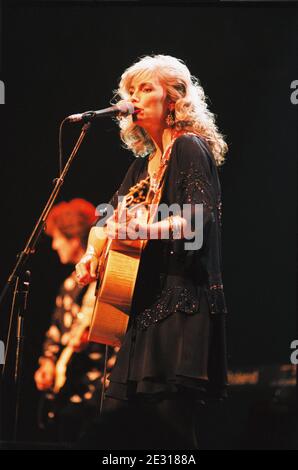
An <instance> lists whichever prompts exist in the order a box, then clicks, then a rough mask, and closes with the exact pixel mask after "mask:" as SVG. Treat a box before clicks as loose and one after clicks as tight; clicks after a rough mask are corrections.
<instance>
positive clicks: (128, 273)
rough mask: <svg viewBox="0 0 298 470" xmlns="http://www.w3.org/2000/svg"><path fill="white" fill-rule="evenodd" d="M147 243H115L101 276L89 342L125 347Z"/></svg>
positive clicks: (111, 246)
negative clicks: (144, 245)
mask: <svg viewBox="0 0 298 470" xmlns="http://www.w3.org/2000/svg"><path fill="white" fill-rule="evenodd" d="M143 244H144V242H143V241H142V240H112V242H111V244H110V247H109V250H108V253H107V255H106V259H105V263H104V266H103V268H102V270H101V271H102V272H101V273H100V274H102V276H100V287H99V289H98V295H97V299H96V302H95V306H94V311H93V317H92V322H91V327H90V331H89V341H94V342H96V343H103V344H108V345H109V346H121V344H122V340H123V337H124V335H125V333H126V330H127V325H128V321H129V313H130V308H131V302H132V297H133V292H134V288H135V283H136V279H137V274H138V270H139V265H140V259H141V254H142V250H143Z"/></svg>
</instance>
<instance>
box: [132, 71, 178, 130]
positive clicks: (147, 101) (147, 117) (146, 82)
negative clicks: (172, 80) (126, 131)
mask: <svg viewBox="0 0 298 470" xmlns="http://www.w3.org/2000/svg"><path fill="white" fill-rule="evenodd" d="M128 91H129V94H130V101H131V102H132V103H133V105H134V107H135V109H136V110H139V111H138V113H137V114H134V115H133V121H134V122H135V123H136V124H137V125H138V126H140V127H144V128H145V129H149V130H150V128H156V127H165V118H166V116H167V114H168V109H169V102H168V100H167V99H166V97H167V93H166V90H165V87H164V86H163V85H162V83H161V82H160V80H159V79H158V77H157V76H156V75H154V74H148V75H143V76H141V77H139V78H134V79H133V80H132V81H131V84H130V87H129V90H128Z"/></svg>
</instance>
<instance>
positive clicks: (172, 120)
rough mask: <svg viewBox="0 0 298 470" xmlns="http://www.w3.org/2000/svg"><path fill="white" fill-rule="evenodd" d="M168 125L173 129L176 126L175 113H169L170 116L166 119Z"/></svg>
mask: <svg viewBox="0 0 298 470" xmlns="http://www.w3.org/2000/svg"><path fill="white" fill-rule="evenodd" d="M166 124H167V126H169V127H173V126H174V124H175V111H169V114H168V115H167V117H166Z"/></svg>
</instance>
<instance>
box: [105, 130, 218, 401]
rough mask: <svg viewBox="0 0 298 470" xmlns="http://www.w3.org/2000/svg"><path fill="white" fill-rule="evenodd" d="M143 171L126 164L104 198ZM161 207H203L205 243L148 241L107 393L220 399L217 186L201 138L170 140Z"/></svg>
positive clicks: (141, 163) (138, 163) (139, 162)
mask: <svg viewBox="0 0 298 470" xmlns="http://www.w3.org/2000/svg"><path fill="white" fill-rule="evenodd" d="M147 167H148V158H147V157H145V158H137V159H136V160H135V161H134V162H133V163H132V165H131V166H130V168H129V169H128V172H127V174H126V176H125V178H124V181H123V183H122V184H121V186H120V188H119V190H118V191H117V192H116V193H115V194H114V196H113V198H112V200H111V201H110V202H111V203H112V205H113V206H114V207H116V205H117V196H121V195H125V194H126V193H127V192H128V189H129V188H130V187H131V186H133V185H134V184H135V183H136V182H138V181H140V180H141V179H144V178H146V176H148V171H147ZM160 202H161V203H166V204H168V205H170V204H173V203H177V204H179V206H180V207H182V205H183V204H186V203H188V204H192V217H195V208H194V207H195V206H194V204H203V214H204V218H203V220H204V230H203V244H202V247H201V248H200V249H198V250H185V245H184V243H185V240H149V241H148V243H147V246H146V248H145V250H144V252H143V255H142V258H141V263H140V268H139V272H138V277H137V282H136V287H135V292H134V297H133V302H132V309H131V316H130V321H129V326H128V330H127V333H126V335H125V338H124V341H123V344H122V347H121V349H120V351H119V353H118V357H117V361H116V364H115V366H114V369H113V371H112V373H111V376H110V385H109V387H108V389H107V392H106V396H107V397H110V398H116V399H119V400H129V401H132V400H136V401H139V400H145V401H146V402H154V401H159V400H160V399H164V398H176V397H177V396H189V397H192V398H195V399H196V398H198V399H199V400H201V399H208V398H210V397H222V396H224V395H225V390H226V376H227V367H226V345H225V316H226V306H225V299H224V293H223V286H222V278H221V260H220V258H221V253H220V218H221V202H220V185H219V180H218V175H217V169H216V165H215V161H214V157H213V155H212V153H211V152H210V149H209V147H208V146H207V144H206V143H205V142H204V141H203V139H201V138H199V137H198V136H194V135H193V134H184V135H182V136H180V137H178V138H177V139H176V140H175V142H174V144H173V147H172V151H171V156H170V162H169V167H168V172H167V175H166V182H165V186H164V191H163V196H162V199H161V201H160ZM177 394H178V395H177Z"/></svg>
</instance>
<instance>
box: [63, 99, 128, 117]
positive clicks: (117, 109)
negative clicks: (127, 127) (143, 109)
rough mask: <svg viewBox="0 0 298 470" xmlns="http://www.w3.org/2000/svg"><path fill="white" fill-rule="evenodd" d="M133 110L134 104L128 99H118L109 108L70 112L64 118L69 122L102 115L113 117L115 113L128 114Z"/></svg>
mask: <svg viewBox="0 0 298 470" xmlns="http://www.w3.org/2000/svg"><path fill="white" fill-rule="evenodd" d="M134 112H135V108H134V105H133V104H132V103H129V102H128V101H120V102H119V103H117V104H115V105H114V106H111V107H110V108H105V109H99V110H98V111H86V112H85V113H79V114H71V115H70V116H68V117H67V118H66V120H67V121H69V122H79V121H84V122H87V121H93V119H97V118H102V117H108V116H109V117H113V116H117V115H119V114H120V115H123V116H128V115H129V114H133V113H134Z"/></svg>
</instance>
